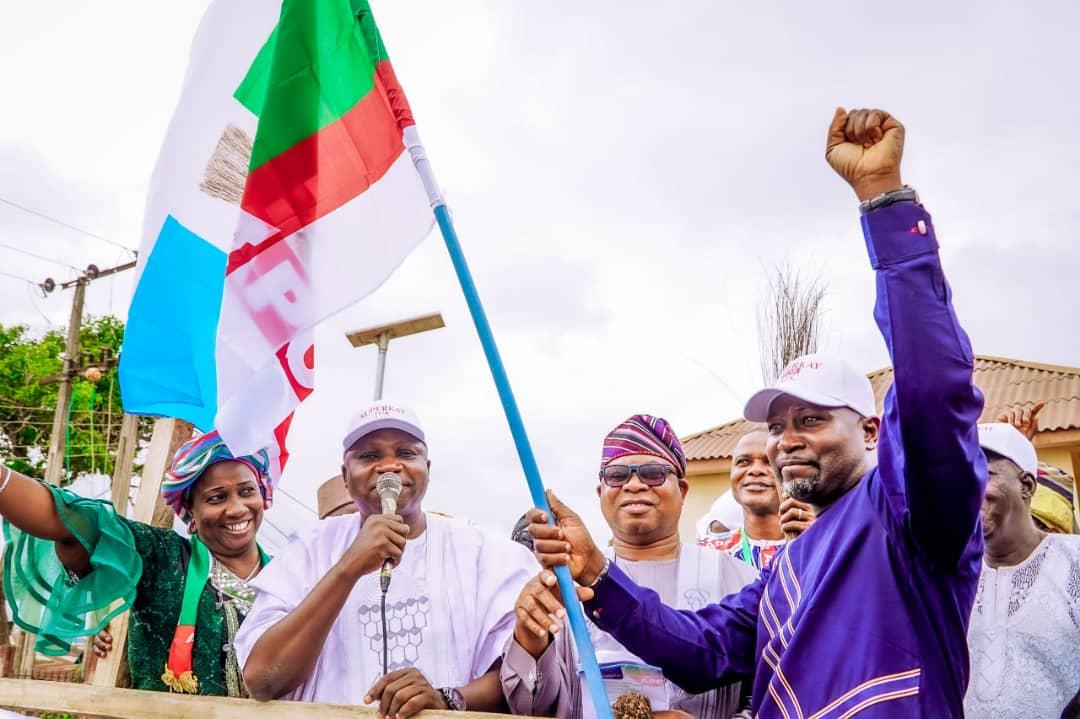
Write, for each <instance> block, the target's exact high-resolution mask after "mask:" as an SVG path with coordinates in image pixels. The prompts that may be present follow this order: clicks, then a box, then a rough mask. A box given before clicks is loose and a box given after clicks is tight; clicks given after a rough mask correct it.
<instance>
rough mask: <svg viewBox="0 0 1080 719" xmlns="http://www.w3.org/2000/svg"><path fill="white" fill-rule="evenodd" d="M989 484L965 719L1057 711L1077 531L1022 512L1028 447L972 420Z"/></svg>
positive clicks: (1078, 580)
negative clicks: (1060, 530) (1051, 526)
mask: <svg viewBox="0 0 1080 719" xmlns="http://www.w3.org/2000/svg"><path fill="white" fill-rule="evenodd" d="M979 440H980V444H981V445H982V447H983V449H984V450H985V451H986V454H987V460H988V465H989V470H990V473H989V483H988V485H987V490H986V499H985V500H984V503H983V534H984V536H985V538H986V554H985V556H984V558H983V567H982V574H981V576H980V577H979V588H978V591H977V594H976V595H975V607H974V609H973V610H972V614H971V624H970V625H969V628H968V648H969V650H970V655H971V681H970V683H969V685H968V690H967V695H966V696H965V698H964V714H965V716H966V717H968V719H1014V718H1015V719H1020V718H1021V717H1023V718H1024V719H1028V718H1030V717H1046V718H1047V719H1058V717H1060V716H1062V710H1063V709H1064V708H1065V706H1066V705H1067V704H1068V703H1069V702H1070V700H1071V699H1072V698H1073V697H1074V695H1076V692H1077V689H1078V688H1080V536H1076V535H1072V534H1047V533H1045V532H1042V531H1041V530H1039V529H1038V528H1037V527H1036V526H1035V524H1034V522H1033V521H1032V519H1031V513H1030V503H1031V497H1032V495H1033V494H1034V492H1035V486H1036V479H1035V474H1036V472H1037V471H1038V464H1037V459H1036V456H1035V449H1034V447H1032V446H1031V443H1030V442H1029V441H1028V440H1027V439H1026V438H1024V437H1023V436H1022V435H1021V434H1020V433H1019V432H1017V431H1016V430H1015V429H1014V428H1013V427H1012V426H1010V425H1008V424H1003V423H995V424H989V425H980V427H979Z"/></svg>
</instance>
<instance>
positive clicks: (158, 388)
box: [120, 0, 433, 471]
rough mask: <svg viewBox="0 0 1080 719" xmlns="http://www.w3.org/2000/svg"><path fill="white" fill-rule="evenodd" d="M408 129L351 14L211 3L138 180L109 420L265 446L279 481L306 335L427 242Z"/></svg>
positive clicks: (357, 6) (240, 447)
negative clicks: (117, 397)
mask: <svg viewBox="0 0 1080 719" xmlns="http://www.w3.org/2000/svg"><path fill="white" fill-rule="evenodd" d="M413 125H414V123H413V119H412V115H411V111H410V109H409V105H408V101H407V100H406V98H405V94H404V92H403V91H402V89H401V86H400V85H399V84H398V82H397V79H396V77H395V75H394V70H393V67H392V66H391V65H390V61H389V58H388V57H387V55H386V52H385V49H384V47H383V44H382V40H381V37H380V35H379V31H378V27H377V26H376V25H375V21H374V19H373V17H372V14H371V9H370V7H369V5H368V3H367V1H366V0H216V2H214V3H213V4H212V5H211V7H210V9H209V10H208V11H207V13H206V15H205V16H204V18H203V21H202V24H201V25H200V28H199V31H198V33H197V35H196V38H195V42H194V43H193V46H192V53H191V59H190V64H189V68H188V74H187V78H186V80H185V83H184V89H183V91H182V94H181V98H180V102H179V104H178V107H177V110H176V113H175V115H174V117H173V120H172V123H171V125H170V127H169V130H168V133H167V136H166V139H165V142H164V145H163V147H162V151H161V154H160V156H159V159H158V163H157V166H156V168H155V171H154V175H153V178H152V180H151V189H150V195H149V199H148V202H147V210H146V220H145V226H144V235H143V242H142V246H141V249H140V253H139V266H138V268H137V279H136V288H135V292H134V295H133V297H132V303H131V308H130V310H129V313H128V327H127V333H126V336H125V339H124V347H123V352H122V355H121V363H120V381H121V390H122V393H123V397H124V408H125V411H127V412H131V413H136V414H150V415H161V416H172V417H180V418H183V419H187V420H189V421H191V422H192V423H194V424H195V425H196V426H197V427H198V428H200V429H202V430H209V429H211V428H212V427H216V428H217V429H218V431H219V432H220V433H221V435H222V438H223V439H224V440H225V441H226V443H227V444H228V446H229V448H230V449H231V450H232V451H233V452H234V453H241V454H246V453H250V452H252V451H255V450H257V449H259V448H263V447H268V448H270V449H271V452H272V454H275V453H276V454H278V455H279V459H278V466H277V467H276V469H277V470H278V471H280V467H281V465H283V463H284V460H285V458H286V457H287V452H286V451H285V447H284V440H285V436H286V435H287V433H288V427H289V423H290V422H291V418H292V412H293V411H294V409H295V408H296V406H297V405H298V404H299V403H300V402H302V401H303V400H304V399H305V398H306V397H307V396H308V395H309V394H310V393H311V392H312V391H313V388H314V367H315V358H314V354H315V352H314V343H313V337H314V326H315V325H316V324H317V323H318V322H319V321H321V320H323V319H325V318H326V317H328V316H329V315H331V314H333V313H335V312H337V311H339V310H340V309H342V308H344V307H346V306H348V305H350V304H352V303H354V302H356V301H357V300H359V299H361V298H362V297H364V296H366V295H368V294H370V293H371V292H373V291H374V290H375V289H377V288H378V287H379V286H380V285H381V284H382V283H383V282H385V280H386V279H387V278H388V277H389V276H390V274H391V273H392V272H393V271H394V270H395V269H396V268H397V267H398V266H399V265H400V264H401V262H403V261H404V259H405V258H406V257H407V256H408V254H409V252H410V251H411V250H412V249H413V248H414V247H415V246H416V245H417V244H419V242H420V241H421V240H422V239H423V238H424V237H425V236H426V235H427V234H428V233H429V232H430V230H431V228H432V225H433V217H432V214H431V208H430V204H429V201H428V198H427V194H426V193H425V190H424V185H423V183H422V181H421V179H420V177H419V176H418V174H417V172H416V169H415V168H414V167H413V164H412V160H411V158H410V153H409V152H408V151H406V145H407V144H410V145H411V144H415V142H416V139H415V129H414V128H413ZM275 449H276V452H275Z"/></svg>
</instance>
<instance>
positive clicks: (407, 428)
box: [341, 400, 427, 450]
mask: <svg viewBox="0 0 1080 719" xmlns="http://www.w3.org/2000/svg"><path fill="white" fill-rule="evenodd" d="M380 429H397V430H400V431H402V432H404V433H406V434H411V435H412V436H413V437H416V438H417V439H418V440H420V441H421V442H425V443H426V442H427V440H426V439H425V438H424V429H423V427H421V426H420V418H419V417H417V416H416V413H415V412H413V411H412V410H411V409H409V408H408V407H404V406H402V405H400V404H397V403H395V402H389V401H387V400H377V401H375V402H372V403H371V404H369V405H368V406H367V407H364V408H363V409H362V410H360V411H359V412H357V413H356V414H354V415H353V416H352V417H351V418H350V419H349V423H348V424H347V425H346V426H345V439H343V440H341V446H342V447H343V448H344V449H346V450H347V449H348V448H349V447H351V446H353V444H354V443H355V442H356V440H358V439H360V438H361V437H364V436H367V435H369V434H371V433H372V432H375V431H377V430H380Z"/></svg>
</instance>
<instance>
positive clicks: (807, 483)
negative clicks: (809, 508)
mask: <svg viewBox="0 0 1080 719" xmlns="http://www.w3.org/2000/svg"><path fill="white" fill-rule="evenodd" d="M780 484H781V486H782V487H783V488H784V494H786V495H788V496H789V497H793V498H795V499H797V500H799V501H800V502H809V503H811V504H812V503H813V501H814V499H816V498H817V496H818V494H819V490H820V487H821V475H820V474H815V475H814V476H813V477H799V478H798V479H792V480H786V479H785V480H783V481H782V482H781V483H780Z"/></svg>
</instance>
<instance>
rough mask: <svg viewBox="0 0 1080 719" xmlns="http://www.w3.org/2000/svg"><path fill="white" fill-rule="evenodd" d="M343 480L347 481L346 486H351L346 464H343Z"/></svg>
mask: <svg viewBox="0 0 1080 719" xmlns="http://www.w3.org/2000/svg"><path fill="white" fill-rule="evenodd" d="M341 481H342V482H344V483H345V486H346V487H348V486H349V472H348V470H346V469H345V465H344V464H343V465H341Z"/></svg>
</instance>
